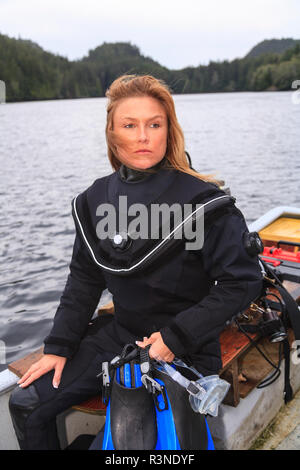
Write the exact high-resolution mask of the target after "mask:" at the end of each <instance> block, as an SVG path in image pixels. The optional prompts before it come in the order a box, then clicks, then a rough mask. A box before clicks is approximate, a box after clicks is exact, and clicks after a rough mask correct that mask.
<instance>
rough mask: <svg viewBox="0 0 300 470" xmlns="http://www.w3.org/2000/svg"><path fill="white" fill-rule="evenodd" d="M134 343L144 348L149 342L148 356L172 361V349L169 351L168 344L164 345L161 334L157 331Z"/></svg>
mask: <svg viewBox="0 0 300 470" xmlns="http://www.w3.org/2000/svg"><path fill="white" fill-rule="evenodd" d="M136 344H137V345H138V346H139V347H140V348H145V347H146V346H148V345H149V344H151V347H150V349H149V356H150V357H151V358H152V359H157V360H162V361H165V362H172V361H173V359H174V357H175V355H174V354H173V353H172V351H170V349H169V348H168V346H166V345H165V343H164V342H163V339H162V337H161V334H160V333H159V332H158V331H157V332H155V333H152V335H151V336H150V338H146V337H145V338H144V339H143V341H137V342H136Z"/></svg>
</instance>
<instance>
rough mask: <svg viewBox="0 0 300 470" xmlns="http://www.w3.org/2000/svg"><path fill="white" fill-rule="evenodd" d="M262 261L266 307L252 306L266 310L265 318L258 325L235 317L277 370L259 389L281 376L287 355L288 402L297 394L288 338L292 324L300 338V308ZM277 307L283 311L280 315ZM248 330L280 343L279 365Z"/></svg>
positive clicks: (246, 334)
mask: <svg viewBox="0 0 300 470" xmlns="http://www.w3.org/2000/svg"><path fill="white" fill-rule="evenodd" d="M259 262H260V264H261V267H262V274H263V280H264V296H263V298H262V304H263V306H264V308H261V307H258V305H256V304H255V303H252V306H254V307H255V310H256V311H258V312H260V313H262V320H261V321H260V322H259V323H258V324H256V325H249V324H243V323H239V322H238V321H237V319H234V322H235V324H236V325H237V327H238V329H239V330H240V331H241V332H242V333H243V334H244V335H245V336H246V337H247V338H248V339H249V341H250V342H251V344H252V345H253V346H254V347H255V348H256V349H257V350H258V352H259V353H260V354H261V355H262V356H263V357H264V359H265V360H266V361H267V362H268V363H269V364H270V365H271V366H272V367H273V368H274V369H275V370H274V372H273V373H272V374H271V375H270V376H269V377H267V378H266V379H264V380H263V381H262V382H261V383H260V384H259V385H258V386H257V388H263V387H267V386H268V385H271V384H272V383H273V382H275V380H277V379H278V377H279V376H280V374H281V370H280V366H281V361H282V356H283V357H284V360H285V368H284V400H285V403H288V402H289V401H290V400H291V399H292V397H293V390H292V387H291V384H290V345H289V341H288V337H287V328H288V327H292V329H293V331H294V334H295V339H296V340H299V339H300V311H299V307H298V305H297V303H296V301H295V300H294V299H293V298H292V296H291V295H290V294H289V292H288V291H287V290H286V288H285V287H284V285H283V284H282V282H281V281H280V279H279V278H278V276H277V275H276V272H275V270H274V269H272V268H271V267H270V266H268V265H267V264H266V263H265V262H264V261H263V260H262V259H259ZM267 287H271V288H273V289H276V290H277V291H278V293H279V294H280V296H281V298H280V297H279V296H278V295H276V294H275V293H274V292H271V291H270V290H269V289H268V288H267ZM270 296H271V297H274V298H275V299H276V300H277V301H278V302H272V301H271V300H270V299H268V298H267V297H270ZM275 310H279V311H280V312H281V316H280V317H279V315H278V314H277V312H276V311H275ZM248 333H259V334H260V336H261V337H262V336H268V337H269V340H270V342H272V343H277V342H278V343H279V349H278V363H277V365H276V364H274V363H273V362H272V361H271V360H270V359H269V358H268V357H267V356H266V355H265V354H264V352H263V351H262V350H261V348H259V346H258V345H257V343H256V341H255V340H253V339H252V338H251V337H250V336H249V334H248ZM297 349H298V355H299V346H297Z"/></svg>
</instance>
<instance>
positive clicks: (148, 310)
mask: <svg viewBox="0 0 300 470" xmlns="http://www.w3.org/2000/svg"><path fill="white" fill-rule="evenodd" d="M120 195H126V196H127V202H128V206H130V205H132V204H134V203H136V202H139V203H143V204H145V205H146V206H149V204H151V203H154V201H156V202H157V201H159V202H160V203H161V202H167V203H168V204H169V205H170V204H172V203H174V202H179V203H181V204H185V203H187V202H190V201H191V200H192V201H193V202H194V203H195V202H197V203H204V202H207V201H208V200H211V199H212V198H215V197H218V196H221V195H224V192H223V191H222V190H220V189H219V188H217V186H216V185H214V184H212V183H207V182H203V181H202V180H199V179H197V178H195V177H193V176H191V175H188V174H185V173H182V172H178V171H175V170H170V169H166V168H159V169H158V170H157V171H156V172H155V173H153V174H151V173H150V174H144V175H142V177H137V178H135V179H133V180H132V179H131V178H128V177H126V175H125V177H124V168H123V170H122V169H121V171H120V170H119V171H118V172H115V173H113V174H112V175H109V176H107V177H104V178H100V179H98V180H96V181H95V182H94V184H93V185H92V186H91V187H90V188H88V189H87V190H86V191H85V192H84V193H82V194H81V195H79V196H78V198H77V200H76V201H75V202H74V201H73V215H74V219H75V224H76V238H75V243H74V249H73V256H72V260H71V263H70V274H69V276H68V279H67V283H66V287H65V290H64V292H63V294H62V297H61V300H60V304H59V307H58V309H57V312H56V315H55V318H54V324H53V328H52V330H51V332H50V335H49V336H48V337H47V338H46V339H45V348H44V352H45V354H56V355H60V356H64V357H67V358H68V361H67V363H66V366H65V369H64V371H63V374H62V380H61V384H60V386H59V388H58V390H55V389H53V387H52V385H51V384H52V377H53V372H50V373H48V374H46V375H45V376H43V377H41V378H40V379H38V380H37V381H35V382H34V385H31V386H29V387H28V389H30V391H27V397H28V406H27V405H26V406H27V409H30V412H25V414H24V413H23V415H22V413H20V409H22V410H23V409H24V408H26V406H25V405H24V400H25V398H24V397H25V395H26V390H20V389H19V390H17V391H16V392H15V397H14V395H13V397H12V399H11V405H10V408H11V414H12V417H13V422H14V425H15V429H16V432H17V436H18V439H19V442H20V443H21V446H23V448H58V446H59V444H58V441H57V436H56V430H55V415H56V414H57V413H59V412H61V411H63V409H66V408H67V407H69V406H71V405H73V404H76V403H79V402H81V401H83V400H84V399H86V398H88V397H89V396H91V395H95V394H96V393H97V391H98V387H99V386H100V383H99V381H97V379H96V377H95V376H96V374H97V373H98V372H99V370H100V368H101V362H102V361H104V360H110V359H111V358H112V357H114V356H115V355H116V354H118V353H120V351H121V349H122V347H123V346H124V345H125V344H126V343H129V342H134V341H136V340H137V339H142V338H143V337H144V336H148V337H149V336H150V335H151V333H153V332H155V331H160V332H161V335H162V338H163V341H164V343H165V344H166V345H167V346H168V347H169V349H170V350H171V351H172V352H173V353H174V354H175V355H176V356H177V357H181V358H183V359H184V360H185V361H186V362H188V363H193V364H194V365H195V366H196V367H197V368H198V370H199V371H200V372H202V373H203V374H205V375H208V374H214V373H217V372H218V370H219V369H220V368H221V367H222V363H221V355H220V345H219V339H218V337H219V334H220V332H221V331H222V329H223V328H224V326H225V323H226V322H227V321H228V320H230V319H231V318H232V317H233V316H234V315H236V314H237V313H239V312H240V311H242V310H244V309H246V308H247V307H248V306H249V305H250V303H251V301H253V300H254V299H255V298H257V297H258V296H259V295H260V293H261V289H262V285H263V284H262V274H261V271H260V267H259V263H258V258H257V256H255V257H251V256H250V255H249V254H248V253H247V251H246V249H245V246H244V236H245V234H246V233H247V232H248V229H247V226H246V223H245V220H244V217H243V215H242V213H241V212H240V211H239V210H238V209H237V208H236V207H235V206H231V207H227V208H225V209H222V210H221V211H217V212H216V213H215V214H214V216H213V217H211V218H210V219H209V220H208V221H207V223H206V221H205V222H204V228H205V231H204V245H203V248H202V249H200V250H186V249H185V245H184V243H181V244H179V245H178V246H177V248H176V250H175V251H173V252H170V253H166V254H165V255H164V256H162V259H161V260H159V261H158V262H156V263H155V264H154V265H153V266H150V267H148V268H147V269H145V270H141V271H139V272H137V273H133V274H131V275H129V276H118V275H116V274H114V273H111V272H107V271H105V270H103V269H101V267H99V260H100V261H101V260H102V259H103V258H102V255H103V253H104V252H105V250H104V252H103V251H101V243H100V242H99V239H98V238H97V236H96V226H97V222H98V221H99V217H97V215H96V214H97V207H98V206H99V205H100V204H102V203H104V202H109V203H111V204H113V205H114V206H115V207H117V204H118V198H119V196H120ZM87 234H89V235H87ZM85 235H86V236H85ZM99 253H100V256H99V257H97V256H98V255H99ZM101 253H102V254H101ZM106 256H107V259H109V260H110V261H111V262H112V263H114V262H115V263H116V265H117V262H116V261H115V260H114V259H113V258H114V250H113V249H112V252H111V254H108V255H107V252H106ZM125 256H127V261H126V262H127V263H130V261H131V260H130V256H133V255H132V253H131V252H130V249H129V250H128V251H127V255H125ZM117 258H118V255H117ZM119 258H120V256H119ZM117 261H118V260H117ZM121 262H122V261H121ZM97 263H98V264H97ZM105 288H108V290H109V291H110V292H111V294H112V296H113V301H114V305H115V315H114V316H111V315H105V316H103V317H100V318H99V319H97V320H96V321H94V322H92V324H90V321H91V318H92V316H93V314H94V313H95V310H96V308H97V305H98V303H99V299H100V297H101V293H102V292H103V290H104V289H105ZM25 402H26V400H25ZM20 414H21V415H22V416H23V418H22V419H23V421H22V419H21V420H20V419H19V418H18V415H20ZM25 415H26V416H25ZM24 416H25V418H24ZM24 423H25V424H24ZM45 423H47V424H45ZM32 446H33V447H32Z"/></svg>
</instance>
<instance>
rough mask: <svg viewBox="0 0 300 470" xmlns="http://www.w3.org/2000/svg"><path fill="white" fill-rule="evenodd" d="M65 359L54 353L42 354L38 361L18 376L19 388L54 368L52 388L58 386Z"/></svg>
mask: <svg viewBox="0 0 300 470" xmlns="http://www.w3.org/2000/svg"><path fill="white" fill-rule="evenodd" d="M66 361H67V358H66V357H61V356H55V355H54V354H44V355H43V356H42V357H41V359H40V360H39V361H37V362H35V363H34V364H32V366H31V367H29V369H28V371H27V372H26V373H25V374H24V375H23V377H21V378H20V380H19V381H18V382H17V383H18V384H19V386H20V387H21V388H24V387H27V386H28V385H30V384H31V383H32V382H33V381H34V380H36V379H38V378H39V377H41V376H42V375H44V374H46V373H47V372H49V371H50V370H52V369H54V370H55V372H54V377H53V381H52V385H53V387H54V388H58V386H59V383H60V379H61V374H62V371H63V368H64V367H65V364H66Z"/></svg>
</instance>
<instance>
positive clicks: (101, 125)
mask: <svg viewBox="0 0 300 470" xmlns="http://www.w3.org/2000/svg"><path fill="white" fill-rule="evenodd" d="M293 93H294V92H263V93H250V92H249V93H220V94H198V95H179V96H174V99H175V102H176V109H177V115H178V119H179V122H180V124H181V126H182V128H183V130H184V133H185V139H186V150H187V151H188V152H189V153H190V155H191V157H192V162H193V166H194V168H195V169H197V170H198V171H199V172H201V173H215V174H216V175H217V176H218V177H219V178H221V179H223V180H225V185H226V186H229V187H230V189H231V193H232V195H233V196H235V197H236V199H237V203H236V205H237V206H238V207H239V208H240V209H241V210H242V212H243V213H244V215H245V218H246V220H247V222H248V223H250V222H252V221H253V220H255V219H256V218H258V217H259V216H261V215H262V214H264V213H265V212H266V211H268V210H269V209H271V208H273V207H275V206H278V205H290V206H297V207H300V184H299V176H300V104H295V103H293V100H292V95H293ZM105 106H106V100H105V98H93V99H80V100H59V101H43V102H30V103H12V104H5V105H0V204H1V205H0V207H1V215H0V240H1V245H0V260H1V265H0V304H1V309H0V368H1V363H2V368H3V367H4V365H3V364H4V362H11V361H13V360H15V359H18V358H19V357H22V356H23V355H25V354H27V353H29V352H30V351H32V350H34V349H36V348H38V347H39V346H40V345H41V344H42V342H43V339H44V338H45V336H47V335H48V333H49V331H50V328H51V324H52V319H53V316H54V314H55V312H56V309H57V306H58V303H59V298H60V295H61V293H62V291H63V288H64V285H65V282H66V278H67V274H68V265H69V262H70V258H71V253H72V245H73V239H74V225H73V219H72V216H71V200H72V199H73V197H74V196H75V195H77V194H78V193H79V192H81V191H83V190H84V189H86V188H87V187H88V186H89V185H90V184H91V183H92V182H93V181H94V180H95V179H96V178H98V177H101V176H104V175H106V174H109V173H111V168H110V165H109V163H108V159H107V156H106V142H105V136H104V129H105V118H106V109H105ZM108 299H109V294H108V293H107V292H105V293H104V295H103V298H102V299H101V304H103V303H105V302H106V301H107V300H108ZM3 346H5V348H4V347H3Z"/></svg>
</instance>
